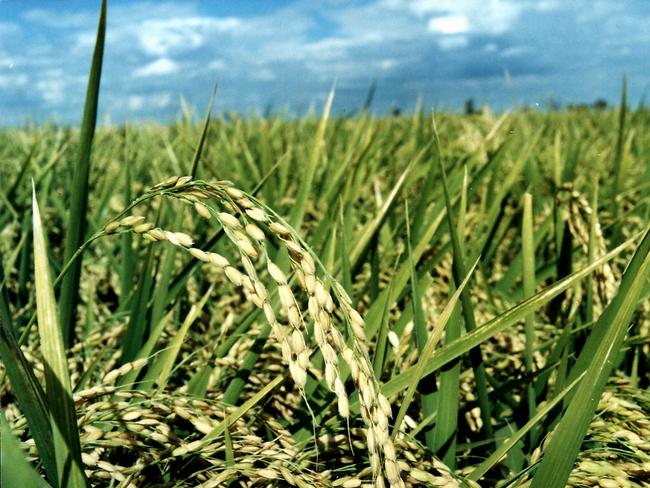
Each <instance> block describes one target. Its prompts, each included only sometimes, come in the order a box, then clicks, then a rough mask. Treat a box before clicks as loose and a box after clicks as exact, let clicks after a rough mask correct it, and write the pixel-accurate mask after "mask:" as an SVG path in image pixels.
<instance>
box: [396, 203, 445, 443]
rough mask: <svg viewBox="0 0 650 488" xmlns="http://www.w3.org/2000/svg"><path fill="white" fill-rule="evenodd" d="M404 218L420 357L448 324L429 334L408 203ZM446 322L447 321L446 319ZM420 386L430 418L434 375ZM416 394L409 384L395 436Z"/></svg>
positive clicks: (429, 435)
mask: <svg viewBox="0 0 650 488" xmlns="http://www.w3.org/2000/svg"><path fill="white" fill-rule="evenodd" d="M404 219H405V220H406V248H407V249H408V259H409V266H410V268H411V296H412V302H411V303H412V305H413V328H414V329H415V340H416V344H417V348H418V353H419V354H420V357H422V355H424V354H425V353H429V352H430V353H431V354H433V348H434V347H435V345H436V344H437V342H438V339H439V337H436V334H438V331H439V330H440V333H441V332H442V329H443V328H444V326H445V325H446V324H445V323H443V322H442V320H441V321H440V322H441V324H440V325H438V327H436V329H435V330H434V332H433V333H432V334H431V335H429V331H428V330H427V320H426V318H425V316H424V309H423V307H422V294H423V291H420V289H419V288H418V286H417V285H418V280H417V277H416V270H415V263H414V262H413V250H412V248H411V226H410V225H409V209H408V204H407V205H406V208H405V217H404ZM445 322H446V321H445ZM430 342H433V345H432V346H429V343H430ZM418 386H419V387H420V388H419V389H420V399H421V402H422V418H428V417H429V416H430V415H432V414H433V413H434V412H435V410H436V396H435V395H434V392H435V387H436V379H435V377H434V376H433V375H429V376H424V377H421V378H418V380H417V384H416V385H415V387H416V388H417V387H418ZM414 394H415V389H411V387H410V386H409V389H408V390H407V391H406V397H405V398H404V400H403V402H402V407H401V408H400V414H403V415H402V417H401V418H400V416H399V415H398V419H397V420H398V421H397V422H396V423H395V428H394V430H393V436H394V435H396V433H397V432H398V431H399V426H400V425H401V422H402V420H403V419H404V415H406V410H404V411H403V412H402V409H404V407H405V406H406V407H408V404H409V403H410V402H411V400H412V399H413V395H414ZM433 436H434V432H433V429H431V428H430V427H429V428H427V429H426V430H425V432H424V441H425V444H426V446H427V447H428V448H429V449H431V450H433V447H434V446H433Z"/></svg>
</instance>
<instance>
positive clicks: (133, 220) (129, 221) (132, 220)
mask: <svg viewBox="0 0 650 488" xmlns="http://www.w3.org/2000/svg"><path fill="white" fill-rule="evenodd" d="M141 222H144V217H143V216H142V215H129V216H128V217H124V218H123V219H122V220H120V224H121V225H123V226H125V227H131V226H133V225H137V224H139V223H141Z"/></svg>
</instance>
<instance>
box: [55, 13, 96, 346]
mask: <svg viewBox="0 0 650 488" xmlns="http://www.w3.org/2000/svg"><path fill="white" fill-rule="evenodd" d="M105 35H106V0H102V6H101V11H100V14H99V24H98V26H97V39H96V41H95V51H94V52H93V58H92V62H91V66H90V76H89V78H88V90H87V92H86V103H85V106H84V114H83V121H82V123H81V134H80V141H79V144H80V147H79V159H78V160H77V162H76V164H75V166H74V172H73V176H72V187H71V192H70V210H69V212H68V222H67V225H66V232H67V233H66V238H65V251H64V254H63V262H64V263H66V262H68V261H69V260H70V259H71V258H72V256H73V255H74V253H75V252H76V251H77V249H78V248H79V247H80V246H81V245H82V244H83V242H84V240H85V234H86V226H87V222H86V212H87V209H88V189H89V188H88V178H89V174H90V153H91V149H92V143H93V138H94V135H95V124H96V123H97V104H98V100H99V82H100V79H101V74H102V61H103V57H104V39H105ZM81 265H82V259H81V258H79V259H77V260H76V261H75V262H74V263H73V264H72V268H71V269H70V272H69V273H68V274H67V275H66V276H65V277H64V278H63V283H62V284H61V297H60V303H59V305H60V315H59V321H60V323H61V327H62V331H63V341H64V344H65V346H66V347H69V346H70V345H71V344H72V342H73V337H74V325H75V321H76V307H77V302H78V301H79V280H80V278H81Z"/></svg>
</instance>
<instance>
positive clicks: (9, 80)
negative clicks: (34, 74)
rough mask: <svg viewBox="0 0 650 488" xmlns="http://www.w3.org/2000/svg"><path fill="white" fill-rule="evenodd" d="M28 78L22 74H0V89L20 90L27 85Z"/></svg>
mask: <svg viewBox="0 0 650 488" xmlns="http://www.w3.org/2000/svg"><path fill="white" fill-rule="evenodd" d="M28 81H29V78H28V77H27V75H26V74H24V73H8V74H0V88H4V89H9V88H20V87H23V86H26V85H27V82H28Z"/></svg>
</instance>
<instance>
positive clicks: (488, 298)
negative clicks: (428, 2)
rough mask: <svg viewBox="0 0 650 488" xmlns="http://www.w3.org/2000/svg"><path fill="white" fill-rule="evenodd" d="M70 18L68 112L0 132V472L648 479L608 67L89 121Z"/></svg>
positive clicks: (632, 245) (620, 150) (230, 479)
mask: <svg viewBox="0 0 650 488" xmlns="http://www.w3.org/2000/svg"><path fill="white" fill-rule="evenodd" d="M99 31H100V35H99V36H98V39H99V40H100V42H98V48H97V49H96V52H95V57H94V62H93V68H92V69H91V77H90V83H89V91H88V100H87V102H86V113H85V115H84V122H83V124H82V128H81V130H78V129H75V128H67V127H58V126H53V125H51V126H47V125H46V126H38V127H37V126H28V127H23V128H19V129H18V128H16V129H3V130H2V131H0V161H2V163H1V164H0V173H1V176H2V177H1V178H0V195H2V198H1V199H0V201H1V202H2V206H3V210H2V213H1V215H0V228H1V229H2V233H1V234H0V246H1V249H2V254H1V257H2V259H1V260H0V263H1V265H2V268H1V269H0V278H1V279H2V282H1V292H0V317H1V323H2V325H1V326H0V331H1V334H0V354H1V358H2V363H1V365H0V377H1V378H2V380H1V383H0V385H1V387H0V388H1V389H0V402H1V403H2V405H3V409H4V413H3V415H2V416H0V427H1V429H0V430H1V433H2V454H1V456H2V458H1V460H2V476H3V486H4V483H6V486H18V483H22V484H23V485H24V486H40V485H43V486H45V483H46V480H47V483H49V484H50V485H52V486H85V485H86V484H87V483H90V484H92V485H93V486H196V485H198V484H199V483H204V484H203V486H219V485H220V484H224V485H227V484H231V485H232V486H239V485H242V486H253V485H255V486H286V485H287V484H290V485H294V486H330V485H334V486H350V487H352V486H361V485H362V483H373V482H374V483H377V484H378V485H381V484H382V483H384V481H387V482H388V483H389V484H391V485H395V486H399V485H400V484H402V483H405V484H406V485H409V486H463V485H472V486H475V485H477V484H479V485H480V486H494V485H499V486H526V485H529V484H530V485H531V486H534V487H555V486H558V487H559V486H565V485H567V484H569V485H571V486H595V485H599V486H603V487H607V486H648V484H649V482H648V480H649V479H650V459H649V455H650V442H648V440H647V439H648V435H649V434H650V420H648V410H649V408H650V396H648V393H647V387H648V382H649V379H650V376H649V375H650V371H649V370H648V356H649V354H650V350H649V347H648V328H649V327H650V318H649V316H648V314H649V313H650V301H649V299H648V298H649V296H650V286H649V281H648V277H649V276H650V237H649V236H648V222H649V220H650V219H649V216H650V197H649V196H648V195H650V192H649V190H650V164H649V162H648V159H647V154H648V149H649V146H650V136H649V134H650V130H649V129H650V113H649V112H648V111H647V110H645V109H643V108H639V109H637V110H634V111H630V110H629V108H628V107H627V103H626V99H625V90H624V91H623V98H622V103H621V106H620V107H619V108H618V109H616V110H611V111H608V110H590V109H573V110H564V111H558V112H548V113H539V112H527V111H520V112H516V113H513V114H503V115H498V116H497V115H492V114H490V113H489V111H487V110H486V111H483V112H482V113H478V114H474V115H471V116H461V115H454V114H446V113H442V114H436V115H435V117H434V116H433V114H431V113H427V112H425V111H424V110H422V109H419V110H417V111H416V113H415V114H413V115H404V116H395V117H376V116H373V115H370V114H369V113H367V112H365V111H361V112H360V113H359V114H357V115H355V116H354V117H346V118H330V117H329V114H328V111H329V108H328V107H329V103H331V97H332V96H334V92H333V93H332V94H330V100H329V102H328V104H326V107H325V109H324V113H323V114H322V115H319V116H317V115H315V114H314V115H310V116H307V117H304V118H301V119H299V120H291V119H287V118H286V117H281V116H269V117H265V118H261V117H257V116H250V117H242V116H239V115H236V114H227V115H224V116H222V117H217V118H215V119H213V120H210V118H209V117H208V118H207V119H206V120H205V121H203V122H202V123H196V122H195V121H194V119H193V118H192V117H191V115H190V113H189V112H188V111H186V113H185V116H184V117H182V118H180V119H179V120H178V121H177V122H175V123H172V124H168V125H155V124H147V125H139V126H133V125H125V126H121V127H116V128H105V127H100V128H98V129H97V130H96V131H95V126H94V124H95V120H96V100H97V96H98V87H99V74H100V71H101V56H102V53H101V46H102V45H103V28H102V22H101V21H100V29H99ZM91 147H92V157H91V151H90V148H91ZM183 175H189V176H188V177H183V178H180V179H179V177H181V176H183ZM170 177H172V178H171V179H169V178H170ZM30 179H31V182H32V183H31V184H30ZM160 182H163V183H162V184H159V183H160ZM229 182H233V183H229ZM32 186H33V189H32ZM226 214H228V215H230V217H232V218H234V219H235V220H234V221H233V220H231V218H230V217H228V216H227V215H226ZM251 225H252V227H251ZM293 229H295V230H293ZM71 236H72V237H71ZM80 245H81V246H82V247H81V250H79V246H80ZM81 251H83V252H81ZM213 253H217V254H213ZM215 256H216V257H215ZM222 259H225V260H226V261H222ZM270 262H271V263H275V264H277V266H276V268H277V269H276V268H273V267H272V266H269V263H270ZM224 263H227V264H224ZM77 267H78V268H77ZM247 280H248V281H247ZM310 280H313V281H311V282H310ZM319 287H322V288H323V290H322V291H320V288H319ZM317 288H318V290H319V291H318V292H315V291H314V290H316V289H317ZM66 290H67V291H66ZM287 290H289V291H287ZM266 293H268V294H266ZM327 297H329V298H327ZM330 302H331V303H330ZM269 309H270V310H271V311H272V312H269ZM356 311H358V312H359V313H358V314H357V312H356ZM270 314H271V315H270ZM292 314H293V315H292ZM319 314H326V315H327V317H326V319H327V320H328V321H331V323H332V330H331V331H330V332H328V333H327V334H326V336H325V337H323V336H319V331H318V329H319V327H320V325H319V324H320V322H319V320H314V318H315V317H316V318H317V317H321V316H322V315H319ZM270 316H271V317H275V316H277V317H278V324H279V325H277V329H276V328H275V327H276V326H275V325H274V324H275V322H274V321H273V320H271V321H269V317H270ZM361 317H363V320H362V319H361ZM323 320H325V319H323ZM295 324H299V325H298V326H295ZM291 327H293V329H291ZM285 328H286V330H289V331H291V330H293V332H289V335H288V336H287V337H283V336H282V334H281V332H282V331H283V330H285ZM301 338H302V339H301ZM303 341H304V342H303ZM328 341H329V342H328ZM330 342H331V344H333V346H332V347H333V348H334V349H333V350H332V351H331V352H330V351H329V350H328V349H327V347H326V346H324V345H323V344H325V343H327V344H330ZM332 347H330V349H332ZM286 348H289V349H286ZM347 351H350V352H349V353H348V352H347ZM332 354H333V355H334V356H332ZM355 365H356V366H355ZM366 366H367V367H368V371H367V373H366V372H364V371H365V370H364V368H365V367H366ZM332 368H334V369H332ZM355 368H360V371H361V373H359V370H355ZM370 373H371V374H370ZM359 378H362V379H363V378H365V382H364V381H363V380H360V379H359ZM364 385H366V386H364ZM359 390H361V395H359V393H358V392H359ZM380 391H381V392H382V395H385V398H387V399H388V402H385V400H382V398H383V396H382V395H380ZM364 409H366V410H364ZM387 410H388V412H387ZM369 412H370V413H369ZM382 412H385V413H390V414H391V418H390V420H389V422H388V425H387V426H386V425H383V426H382V422H384V420H382V419H383V418H384V417H382ZM369 432H374V434H369ZM388 432H389V433H390V439H389V438H388V437H387V436H385V437H386V438H382V437H381V436H382V435H384V434H381V433H388ZM380 434H381V435H380ZM377 436H379V438H378V437H377ZM376 444H377V445H379V447H377V446H376ZM390 446H394V447H390ZM390 449H394V450H395V451H396V452H393V451H391V450H390ZM393 455H394V456H395V459H396V466H393V465H392V464H391V459H393V458H392V456H393ZM373 456H377V459H378V460H379V464H378V465H376V464H375V461H373ZM8 466H10V467H9V468H7V467H8ZM394 469H397V470H398V471H399V472H400V473H401V474H400V475H399V476H400V478H399V479H401V480H403V481H399V479H398V478H396V474H395V471H394Z"/></svg>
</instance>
